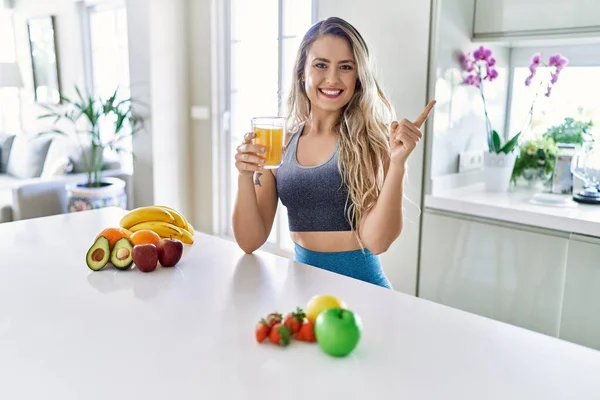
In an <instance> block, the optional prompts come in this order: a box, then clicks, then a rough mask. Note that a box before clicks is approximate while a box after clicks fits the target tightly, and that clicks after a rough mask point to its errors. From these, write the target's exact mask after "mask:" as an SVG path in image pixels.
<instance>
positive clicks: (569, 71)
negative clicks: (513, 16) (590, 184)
mask: <svg viewBox="0 0 600 400" xmlns="http://www.w3.org/2000/svg"><path fill="white" fill-rule="evenodd" d="M538 52H539V53H542V59H544V60H547V59H548V57H549V56H550V55H553V54H556V53H560V54H562V55H564V56H566V57H567V58H568V60H569V64H568V65H567V67H566V68H564V69H563V70H562V71H561V73H560V75H559V79H558V81H557V83H556V86H554V87H553V89H552V93H551V96H550V97H546V96H544V93H545V91H544V90H543V88H542V89H541V90H542V92H541V95H540V96H539V97H538V99H537V100H536V103H535V107H534V109H533V114H532V118H531V129H525V130H524V131H523V135H524V138H527V139H529V138H536V137H540V136H542V135H543V134H544V133H545V132H546V131H547V130H548V129H549V128H550V127H552V126H555V125H558V124H560V123H562V122H563V121H564V120H565V118H567V117H571V118H573V119H575V120H579V121H590V120H591V121H592V122H593V123H594V125H600V98H598V95H597V94H598V93H599V92H600V57H599V53H600V46H599V45H585V46H583V45H582V46H569V47H562V48H542V49H536V48H517V49H514V50H513V67H514V69H513V83H512V98H511V106H510V124H509V127H510V128H509V132H508V133H509V136H512V135H514V134H515V133H517V132H519V131H520V130H522V129H523V128H525V127H526V126H527V123H528V120H529V118H528V112H529V108H530V106H531V103H532V100H533V99H534V96H535V92H536V90H538V91H539V90H540V89H539V85H531V86H529V87H528V86H525V79H526V78H527V77H528V76H529V62H530V59H531V56H532V55H533V54H535V53H538ZM548 73H549V71H548V68H544V67H540V68H539V69H538V72H537V74H540V75H544V76H546V75H545V74H548Z"/></svg>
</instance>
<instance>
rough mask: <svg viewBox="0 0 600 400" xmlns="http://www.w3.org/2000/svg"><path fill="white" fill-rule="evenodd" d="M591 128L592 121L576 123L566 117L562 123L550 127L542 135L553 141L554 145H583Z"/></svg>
mask: <svg viewBox="0 0 600 400" xmlns="http://www.w3.org/2000/svg"><path fill="white" fill-rule="evenodd" d="M593 126H594V124H593V123H592V121H588V122H584V121H577V120H575V119H573V118H571V117H567V118H565V119H564V121H563V122H562V123H560V124H558V125H554V126H552V127H550V128H549V129H548V130H547V131H546V132H545V133H544V137H547V138H550V139H552V140H554V142H555V143H574V144H583V142H584V137H585V135H587V134H588V133H589V131H590V130H591V129H592V127H593Z"/></svg>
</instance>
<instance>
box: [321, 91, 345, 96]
mask: <svg viewBox="0 0 600 400" xmlns="http://www.w3.org/2000/svg"><path fill="white" fill-rule="evenodd" d="M321 92H323V93H325V94H326V95H328V96H337V95H338V94H340V93H341V92H342V91H341V90H323V89H321Z"/></svg>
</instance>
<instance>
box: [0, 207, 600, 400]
mask: <svg viewBox="0 0 600 400" xmlns="http://www.w3.org/2000/svg"><path fill="white" fill-rule="evenodd" d="M449 201H454V202H455V203H456V204H458V200H449ZM480 207H483V206H480ZM488 207H489V206H488ZM123 212H124V211H123V210H120V209H114V208H111V209H103V210H96V211H86V212H80V213H75V214H66V215H58V216H53V217H46V218H40V219H32V220H24V221H18V222H13V223H5V224H1V225H0V237H1V238H2V240H1V241H0V309H1V310H2V311H1V312H0V398H1V399H10V400H21V399H48V400H51V399H56V400H58V399H60V400H75V399H77V400H80V399H86V400H96V399H98V400H99V399H114V400H120V399H127V400H130V399H144V400H159V399H160V400H164V399H177V400H186V399H201V398H202V399H256V400H262V399H275V398H282V397H283V398H285V399H303V400H304V399H330V398H336V399H340V398H348V399H350V398H354V399H356V398H362V399H366V398H377V399H388V398H389V399H397V398H406V399H411V400H418V399H448V400H453V399H456V400H458V399H460V400H464V399H487V400H492V399H502V400H504V399H532V398H536V399H542V398H543V399H561V400H563V399H578V400H582V399H593V398H598V393H600V380H599V379H598V376H597V375H598V371H600V352H598V351H596V350H592V349H590V348H586V347H583V346H579V345H575V344H572V343H569V342H565V341H562V340H559V339H556V338H553V337H550V336H546V335H543V334H539V333H535V332H532V331H529V330H525V329H522V328H518V327H515V326H512V325H508V324H504V323H501V322H497V321H493V320H491V319H487V318H483V317H479V316H476V315H473V314H470V313H467V312H463V311H459V310H456V309H453V308H450V307H446V306H443V305H439V304H435V303H433V302H429V301H427V300H423V299H419V298H416V297H412V296H409V295H405V294H402V293H399V292H395V291H392V290H387V289H384V288H380V287H377V286H374V285H370V284H366V283H363V282H359V281H356V280H354V279H350V278H347V277H343V276H339V275H336V274H333V273H329V272H326V271H322V270H319V269H317V268H313V267H309V266H306V265H303V264H299V263H296V262H293V261H291V260H288V259H286V258H282V257H278V256H275V255H272V254H268V253H264V252H257V253H256V254H254V255H246V254H244V253H243V252H242V251H241V250H240V249H239V248H238V247H237V246H236V245H235V243H231V242H228V241H226V240H223V239H219V238H216V237H213V236H208V235H203V234H201V233H197V234H196V243H194V244H193V245H191V246H188V247H186V250H185V254H184V256H183V258H182V260H181V261H180V262H179V264H178V265H177V266H176V267H175V268H160V267H159V268H157V270H155V271H154V272H151V273H142V272H140V271H138V270H137V269H135V268H134V269H131V270H129V271H117V270H115V269H114V268H112V267H107V268H106V269H105V270H102V271H99V272H93V271H90V270H89V269H88V268H87V267H86V265H85V254H86V251H87V249H88V248H89V246H90V245H91V243H92V241H93V238H94V237H95V235H96V234H97V233H98V232H99V231H100V230H101V229H103V228H105V227H108V226H116V225H117V224H118V221H119V219H120V217H121V216H122V215H123ZM320 293H331V294H334V295H336V296H338V297H340V298H341V299H342V300H343V301H344V302H345V303H346V304H347V305H348V307H349V308H350V309H352V310H353V311H354V312H356V313H358V314H359V315H360V317H361V319H362V321H363V327H364V328H363V335H362V338H361V341H360V343H359V345H358V347H357V348H356V350H355V351H354V352H353V353H352V354H351V355H350V356H349V357H347V358H342V359H336V358H332V357H330V356H328V355H326V354H325V353H324V352H322V351H321V350H320V349H319V347H318V345H317V344H314V343H312V344H311V343H301V342H297V341H294V342H293V343H292V344H291V345H290V346H289V347H287V348H281V347H277V346H275V345H273V344H269V343H263V344H258V343H256V341H255V339H254V327H255V324H256V323H257V321H258V320H259V319H260V318H261V317H263V316H266V315H267V313H269V312H272V311H275V310H276V311H279V312H284V313H285V312H288V311H292V310H294V309H295V307H296V306H301V307H304V306H305V304H306V303H307V301H308V300H309V299H310V298H311V297H312V296H313V295H315V294H320Z"/></svg>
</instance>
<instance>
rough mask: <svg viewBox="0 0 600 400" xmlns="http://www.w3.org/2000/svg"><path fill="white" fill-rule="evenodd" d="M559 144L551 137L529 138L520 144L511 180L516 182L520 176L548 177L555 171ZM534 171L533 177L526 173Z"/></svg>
mask: <svg viewBox="0 0 600 400" xmlns="http://www.w3.org/2000/svg"><path fill="white" fill-rule="evenodd" d="M557 154H558V145H557V144H556V143H555V142H554V141H553V140H552V139H550V138H546V137H542V138H539V139H534V140H528V141H526V142H524V143H523V144H521V145H520V146H519V154H518V156H517V160H516V161H515V166H514V168H513V172H512V177H511V180H512V182H513V183H516V181H517V179H518V178H519V177H522V176H523V177H525V178H528V179H532V178H533V177H548V176H551V175H552V173H553V172H554V165H555V164H556V156H557ZM528 172H529V173H530V174H531V173H533V174H532V176H531V177H527V176H525V175H526V173H528Z"/></svg>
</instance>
